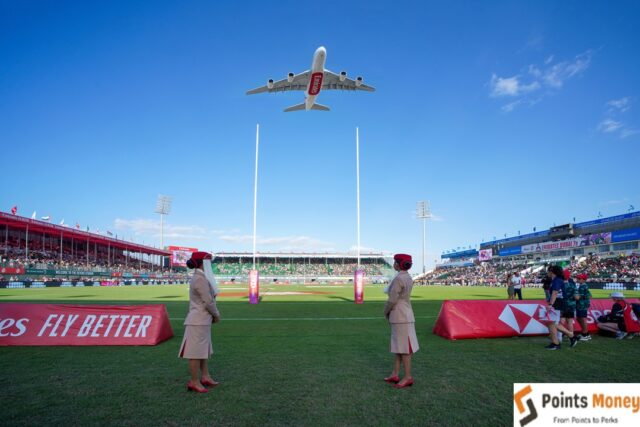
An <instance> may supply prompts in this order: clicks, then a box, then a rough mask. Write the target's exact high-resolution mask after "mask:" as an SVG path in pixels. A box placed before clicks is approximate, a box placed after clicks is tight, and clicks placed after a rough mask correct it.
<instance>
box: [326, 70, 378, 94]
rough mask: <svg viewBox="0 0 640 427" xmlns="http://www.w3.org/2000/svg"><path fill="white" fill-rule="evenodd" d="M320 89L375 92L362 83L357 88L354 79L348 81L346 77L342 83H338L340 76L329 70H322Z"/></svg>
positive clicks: (372, 88)
mask: <svg viewBox="0 0 640 427" xmlns="http://www.w3.org/2000/svg"><path fill="white" fill-rule="evenodd" d="M322 89H323V90H327V89H340V90H364V91H367V92H375V90H376V89H375V88H374V87H372V86H369V85H366V84H364V83H361V84H360V86H358V85H357V83H356V81H355V80H354V79H350V78H349V77H346V76H345V78H344V80H343V81H340V76H339V75H338V74H336V73H334V72H333V71H329V70H324V80H323V81H322Z"/></svg>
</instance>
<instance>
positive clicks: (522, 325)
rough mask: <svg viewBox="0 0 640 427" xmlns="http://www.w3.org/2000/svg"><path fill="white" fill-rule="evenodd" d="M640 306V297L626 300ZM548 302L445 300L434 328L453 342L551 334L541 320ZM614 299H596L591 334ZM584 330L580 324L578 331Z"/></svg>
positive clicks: (590, 318) (591, 311)
mask: <svg viewBox="0 0 640 427" xmlns="http://www.w3.org/2000/svg"><path fill="white" fill-rule="evenodd" d="M625 301H627V302H628V303H637V302H640V300H638V299H636V298H629V299H626V300H625ZM546 305H547V304H546V301H544V300H528V301H527V300H524V301H518V302H516V301H508V300H467V301H450V300H447V301H444V302H443V303H442V308H440V314H439V315H438V319H437V320H436V324H435V326H434V327H433V333H434V334H436V335H440V336H441V337H444V338H448V339H451V340H457V339H466V338H499V337H515V336H529V335H544V334H548V333H549V330H548V329H547V327H546V326H545V325H544V323H543V321H542V320H541V319H542V317H543V316H544V315H545V311H546ZM612 305H613V301H612V300H611V299H592V300H591V307H590V308H589V311H588V313H587V314H588V315H587V324H588V327H589V332H596V331H597V330H598V326H597V325H596V322H595V319H597V318H598V317H600V316H602V315H604V314H606V313H609V312H610V311H611V306H612ZM578 329H580V326H579V325H578V323H577V321H576V322H575V324H574V330H578Z"/></svg>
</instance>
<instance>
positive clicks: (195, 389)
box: [187, 381, 209, 393]
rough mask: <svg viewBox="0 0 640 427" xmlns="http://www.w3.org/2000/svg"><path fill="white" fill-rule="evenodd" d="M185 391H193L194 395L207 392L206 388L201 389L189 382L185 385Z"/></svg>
mask: <svg viewBox="0 0 640 427" xmlns="http://www.w3.org/2000/svg"><path fill="white" fill-rule="evenodd" d="M187 391H195V392H196V393H207V392H208V391H209V390H207V389H206V388H204V387H202V388H199V387H196V386H194V385H193V384H191V381H189V382H188V383H187Z"/></svg>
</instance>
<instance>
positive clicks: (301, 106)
mask: <svg viewBox="0 0 640 427" xmlns="http://www.w3.org/2000/svg"><path fill="white" fill-rule="evenodd" d="M304 109H305V104H304V103H302V104H298V105H292V106H291V107H289V108H285V110H284V112H285V113H288V112H290V111H302V110H304ZM311 109H312V110H317V111H329V107H327V106H325V105H321V104H313V105H312V106H311Z"/></svg>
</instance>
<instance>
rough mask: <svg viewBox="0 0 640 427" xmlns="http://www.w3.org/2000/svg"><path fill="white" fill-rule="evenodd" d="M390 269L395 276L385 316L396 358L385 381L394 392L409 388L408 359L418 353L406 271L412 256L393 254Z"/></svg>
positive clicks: (389, 290) (385, 307) (409, 283)
mask: <svg viewBox="0 0 640 427" xmlns="http://www.w3.org/2000/svg"><path fill="white" fill-rule="evenodd" d="M393 260H394V263H393V268H394V269H395V270H396V271H397V272H398V274H397V275H396V277H395V278H394V279H393V280H392V281H391V283H390V284H389V286H388V289H386V290H385V291H386V292H387V293H388V294H389V298H388V300H387V303H386V304H385V306H384V315H385V316H386V318H387V320H388V321H389V324H390V325H391V344H390V346H389V349H390V351H391V353H394V354H395V360H394V363H393V371H392V372H391V376H389V377H387V378H385V379H384V380H385V381H386V382H388V383H393V384H394V387H396V388H404V387H411V386H412V385H413V377H412V376H411V355H412V354H413V353H415V352H416V351H418V350H419V349H420V346H419V345H418V337H417V336H416V328H415V317H414V316H413V309H412V308H411V300H410V298H411V289H412V288H413V280H411V276H410V275H409V272H408V270H409V269H410V268H411V265H412V260H411V255H406V254H396V255H394V257H393ZM401 364H402V365H404V378H403V379H402V380H400V377H399V374H400V365H401Z"/></svg>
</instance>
